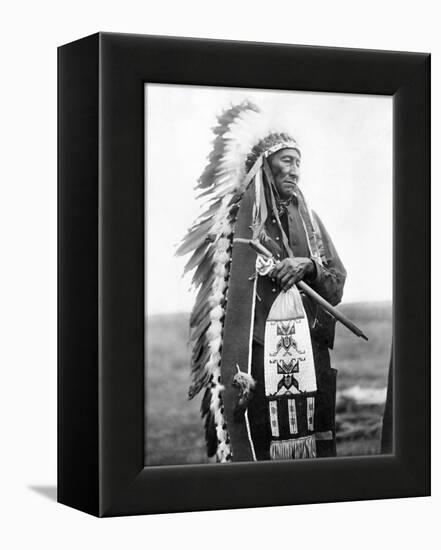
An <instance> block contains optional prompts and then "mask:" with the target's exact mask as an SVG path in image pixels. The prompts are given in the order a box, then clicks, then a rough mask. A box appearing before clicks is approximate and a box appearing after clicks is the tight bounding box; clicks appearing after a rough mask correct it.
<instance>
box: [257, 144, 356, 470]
mask: <svg viewBox="0 0 441 550" xmlns="http://www.w3.org/2000/svg"><path fill="white" fill-rule="evenodd" d="M261 148H262V149H264V148H265V144H264V143H263V144H262V145H261ZM268 161H269V166H270V169H271V173H272V176H273V185H274V195H275V211H274V212H273V215H270V216H268V218H267V220H266V223H265V234H266V239H265V246H266V248H268V249H269V250H270V251H271V252H272V253H273V255H274V256H275V258H277V259H279V260H280V261H279V263H278V264H277V266H276V267H275V269H274V270H273V271H272V272H271V273H270V274H269V275H267V276H263V277H259V279H258V283H257V296H259V299H258V300H257V301H256V309H255V318H254V338H253V352H252V370H251V374H252V376H253V378H254V380H255V381H256V382H257V384H256V389H255V392H254V396H253V398H252V399H251V400H250V403H249V407H248V417H249V422H250V429H251V433H252V438H253V441H254V447H255V453H256V456H257V459H258V460H265V459H268V458H269V448H270V441H271V429H270V423H269V419H268V415H267V414H265V413H266V409H267V403H266V400H265V396H264V388H265V384H264V368H263V365H264V359H263V357H264V350H263V345H264V335H265V324H266V320H267V318H268V314H269V312H270V310H271V306H272V305H273V303H274V300H275V299H276V298H277V296H278V295H279V293H280V292H286V291H287V290H288V289H290V288H291V287H292V286H293V285H295V284H296V283H297V282H298V281H301V280H303V281H305V282H306V283H307V284H309V285H310V286H311V287H312V288H313V289H314V290H316V291H317V292H318V293H319V294H320V295H322V296H323V297H324V298H325V299H326V300H327V301H328V302H330V303H331V305H336V304H337V303H339V302H340V300H341V297H342V292H343V286H344V282H345V278H346V272H345V269H344V267H343V265H342V263H341V261H340V259H339V257H338V254H337V252H336V250H335V248H334V246H333V244H332V242H331V239H330V238H329V235H328V234H327V232H326V230H325V228H324V226H323V224H322V223H321V221H320V220H319V218H318V217H317V216H316V215H315V214H312V216H313V218H314V221H316V222H317V224H318V226H319V230H320V234H321V239H322V243H323V247H324V249H325V257H326V265H323V263H320V262H319V261H317V260H315V259H312V258H311V251H310V245H309V243H308V235H307V229H306V227H307V224H305V223H304V221H303V219H302V215H301V213H300V211H299V198H300V196H301V193H300V189H299V188H298V183H299V180H300V168H301V155H300V151H299V149H294V148H286V149H281V150H279V151H277V152H276V153H273V154H272V155H271V156H269V158H268ZM266 185H267V186H269V185H270V183H269V182H266ZM266 193H267V195H268V194H269V190H268V188H266ZM267 202H270V201H267ZM274 214H276V215H274ZM276 217H278V218H279V220H280V226H279V224H278V223H277V221H278V220H277V219H276ZM283 237H285V238H286V244H287V248H288V250H287V249H285V248H284V247H283ZM290 252H291V253H292V256H291V257H289V256H288V254H289V253H290ZM302 301H303V305H304V308H305V311H306V314H307V317H308V321H309V330H310V337H311V344H312V349H313V356H314V365H315V373H316V378H317V393H316V396H315V419H314V420H315V422H314V424H315V445H316V453H315V455H316V456H334V455H335V454H336V447H335V376H336V371H334V370H333V369H331V367H330V360H329V351H328V348H332V346H333V340H334V320H333V319H332V317H330V316H329V315H328V314H327V313H325V312H324V311H323V310H322V309H321V308H320V307H319V306H318V305H317V304H315V303H314V302H312V300H311V299H310V298H308V297H307V296H305V295H304V294H302ZM279 416H280V413H279Z"/></svg>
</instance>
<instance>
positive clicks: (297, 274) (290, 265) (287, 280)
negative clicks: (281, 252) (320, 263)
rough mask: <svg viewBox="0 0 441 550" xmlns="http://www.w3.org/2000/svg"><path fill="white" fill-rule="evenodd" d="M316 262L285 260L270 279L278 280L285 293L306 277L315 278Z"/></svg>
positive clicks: (305, 259) (307, 259)
mask: <svg viewBox="0 0 441 550" xmlns="http://www.w3.org/2000/svg"><path fill="white" fill-rule="evenodd" d="M314 273H315V265H314V262H313V261H312V260H311V259H310V258H285V259H284V260H282V261H281V262H279V263H278V264H277V265H276V267H275V268H274V269H273V271H272V272H271V273H270V277H273V278H274V279H276V281H277V282H278V283H279V285H280V286H281V287H282V290H284V291H285V292H286V291H287V290H288V289H289V288H291V287H292V286H293V285H295V284H296V283H297V282H298V281H301V280H302V279H304V278H305V277H308V276H309V277H313V276H314Z"/></svg>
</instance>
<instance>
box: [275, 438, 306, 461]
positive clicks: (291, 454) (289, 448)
mask: <svg viewBox="0 0 441 550" xmlns="http://www.w3.org/2000/svg"><path fill="white" fill-rule="evenodd" d="M316 456H317V451H316V446H315V436H314V435H308V436H306V437H300V438H298V439H288V440H284V441H271V447H270V457H271V460H292V459H293V458H294V459H297V458H316Z"/></svg>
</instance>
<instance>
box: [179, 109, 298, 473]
mask: <svg viewBox="0 0 441 550" xmlns="http://www.w3.org/2000/svg"><path fill="white" fill-rule="evenodd" d="M213 132H214V134H215V138H214V140H213V149H212V151H211V153H210V155H209V157H208V161H209V162H208V164H207V166H206V167H205V169H204V171H203V173H202V175H201V176H200V178H199V180H198V184H197V186H196V189H198V190H200V193H199V195H198V197H199V198H200V199H203V200H205V201H206V204H207V207H206V210H205V211H204V212H203V214H201V215H200V216H199V218H198V219H197V220H196V221H195V222H194V224H193V226H192V227H191V228H190V229H189V231H188V233H187V235H186V236H185V237H184V239H183V241H182V243H181V245H180V246H179V248H178V250H177V254H178V255H185V254H188V253H192V255H191V257H190V259H189V261H188V263H187V265H186V267H185V272H188V271H191V270H193V269H195V272H194V274H193V279H192V284H193V285H194V286H195V288H197V289H199V291H198V294H197V297H196V301H195V304H194V307H193V310H192V313H191V317H190V344H191V348H192V356H191V370H192V383H191V386H190V389H189V398H190V399H191V398H193V397H194V396H195V395H196V394H197V393H199V392H200V391H201V389H203V388H205V394H204V397H203V400H202V405H201V414H202V417H203V419H204V420H205V433H206V440H207V452H208V456H214V455H216V456H217V460H218V461H219V462H228V461H230V460H231V449H230V441H229V437H228V432H227V426H226V422H225V417H224V407H223V404H222V391H223V389H224V388H223V386H222V384H221V378H220V363H221V348H222V336H223V322H224V317H225V307H226V299H227V289H228V278H229V268H230V260H231V250H232V240H233V232H234V225H235V220H236V213H237V210H238V208H239V204H240V201H241V198H242V196H243V194H244V192H245V190H246V188H247V186H248V184H249V183H250V181H251V179H252V175H253V173H255V171H256V169H257V167H258V165H259V163H261V159H262V157H267V156H269V155H270V154H273V153H275V152H276V151H278V150H280V149H283V148H287V147H289V148H295V149H297V150H299V146H298V144H297V143H296V141H295V140H294V139H293V138H292V137H291V136H290V135H289V134H288V133H286V132H280V131H278V132H277V131H275V130H274V128H272V127H271V125H270V124H269V123H268V120H267V119H266V118H265V117H264V116H263V115H262V113H261V112H260V110H259V109H258V107H256V105H254V104H253V103H251V102H249V101H244V102H242V103H241V104H240V105H236V106H232V107H231V108H230V109H228V110H226V111H225V112H224V113H222V115H220V116H219V117H218V125H217V126H216V127H215V128H214V129H213Z"/></svg>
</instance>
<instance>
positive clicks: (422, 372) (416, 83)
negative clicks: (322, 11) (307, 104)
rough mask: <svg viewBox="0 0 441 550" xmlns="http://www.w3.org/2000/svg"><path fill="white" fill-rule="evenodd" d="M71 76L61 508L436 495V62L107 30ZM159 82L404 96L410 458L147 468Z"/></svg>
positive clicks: (401, 260)
mask: <svg viewBox="0 0 441 550" xmlns="http://www.w3.org/2000/svg"><path fill="white" fill-rule="evenodd" d="M58 67H59V69H58V70H59V73H58V74H59V77H58V120H59V123H58V124H59V126H58V135H59V138H58V158H59V162H58V209H59V217H58V269H59V276H58V319H59V321H58V396H59V397H58V500H59V502H61V503H63V504H66V505H69V506H72V507H74V508H77V509H80V510H83V511H85V512H88V513H91V514H94V515H97V516H118V515H128V514H148V513H161V512H181V511H193V510H213V509H228V508H243V507H256V506H274V505H287V504H298V503H317V502H332V501H350V500H364V499H381V498H393V497H410V496H424V495H429V494H430V391H429V390H430V55H429V54H425V53H407V52H390V51H374V50H355V49H340V48H324V47H311V46H291V45H278V44H260V43H250V42H232V41H217V40H216V41H215V40H202V39H188V38H165V37H158V36H142V35H125V34H113V33H98V34H95V35H92V36H90V37H87V38H84V39H81V40H79V41H76V42H73V43H71V44H67V45H65V46H62V47H60V48H59V51H58ZM263 68H265V70H263ZM293 68H295V70H293ZM146 82H151V83H170V84H198V85H205V86H228V87H241V88H248V87H249V88H261V89H280V90H300V91H321V92H345V93H355V94H358V93H363V94H385V95H392V96H393V115H394V146H393V149H394V300H393V303H394V306H393V313H394V329H393V366H394V411H395V414H394V422H395V424H394V435H395V445H394V451H395V452H394V454H391V455H377V456H369V457H357V458H337V459H321V460H305V461H289V462H278V463H266V462H265V463H258V464H256V463H232V464H228V465H222V464H219V465H186V466H154V467H145V466H144V145H145V143H144V84H145V83H146ZM366 269H367V270H368V269H369V261H367V265H366ZM367 276H368V275H367Z"/></svg>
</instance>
